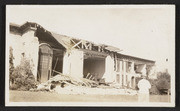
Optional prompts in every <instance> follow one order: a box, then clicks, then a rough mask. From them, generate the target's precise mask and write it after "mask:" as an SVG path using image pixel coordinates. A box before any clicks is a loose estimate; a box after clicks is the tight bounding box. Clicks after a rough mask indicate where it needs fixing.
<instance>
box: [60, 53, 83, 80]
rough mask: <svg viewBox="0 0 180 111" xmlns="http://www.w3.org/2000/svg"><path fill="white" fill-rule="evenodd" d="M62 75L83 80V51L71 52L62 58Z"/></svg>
mask: <svg viewBox="0 0 180 111" xmlns="http://www.w3.org/2000/svg"><path fill="white" fill-rule="evenodd" d="M63 73H64V74H70V75H71V76H74V77H81V78H83V51H79V50H72V51H71V52H70V53H69V54H68V53H65V55H64V58H63Z"/></svg>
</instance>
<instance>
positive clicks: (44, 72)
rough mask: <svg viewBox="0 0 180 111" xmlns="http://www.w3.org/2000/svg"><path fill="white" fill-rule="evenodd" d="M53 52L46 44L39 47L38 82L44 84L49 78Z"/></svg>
mask: <svg viewBox="0 0 180 111" xmlns="http://www.w3.org/2000/svg"><path fill="white" fill-rule="evenodd" d="M52 58H53V50H52V48H51V46H50V45H49V44H47V43H42V44H40V46H39V62H38V74H37V75H38V77H37V80H38V81H39V82H41V83H42V82H46V81H47V80H49V78H50V77H51V70H52Z"/></svg>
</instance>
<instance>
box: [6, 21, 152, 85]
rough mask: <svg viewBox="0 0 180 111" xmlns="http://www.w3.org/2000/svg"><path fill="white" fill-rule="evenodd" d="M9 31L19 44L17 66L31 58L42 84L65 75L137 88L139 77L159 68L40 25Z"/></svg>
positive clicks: (36, 76) (15, 58)
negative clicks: (56, 76) (58, 75)
mask: <svg viewBox="0 0 180 111" xmlns="http://www.w3.org/2000/svg"><path fill="white" fill-rule="evenodd" d="M9 28H10V35H9V36H8V37H9V40H11V42H15V43H17V44H18V46H16V45H14V46H12V47H13V54H14V64H15V66H17V65H18V64H19V63H20V58H21V57H24V56H25V57H27V58H28V59H30V62H31V65H32V67H33V75H34V76H35V79H36V80H37V81H39V82H46V81H47V80H49V78H51V77H53V76H55V75H57V74H58V73H63V74H68V75H71V76H74V77H79V78H88V79H91V80H94V81H102V80H103V81H105V82H107V83H111V82H115V83H117V84H119V85H121V86H128V87H131V88H135V87H136V84H137V83H136V78H137V77H140V76H141V75H146V76H147V75H149V74H151V73H152V69H153V67H154V65H155V61H152V60H147V59H143V58H139V57H133V56H130V55H125V54H121V53H120V49H119V48H116V47H113V46H109V45H105V44H95V43H93V42H90V41H86V40H81V39H77V38H73V37H69V36H65V35H60V34H56V33H53V32H50V31H48V30H46V29H44V28H43V27H42V26H41V25H39V24H37V23H32V22H26V23H25V24H23V25H17V24H12V23H11V24H10V26H9ZM10 45H11V43H10Z"/></svg>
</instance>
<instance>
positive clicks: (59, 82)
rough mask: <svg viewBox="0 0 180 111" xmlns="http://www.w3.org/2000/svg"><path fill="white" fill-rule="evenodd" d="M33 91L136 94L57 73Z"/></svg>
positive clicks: (131, 91)
mask: <svg viewBox="0 0 180 111" xmlns="http://www.w3.org/2000/svg"><path fill="white" fill-rule="evenodd" d="M34 91H50V92H57V93H59V94H101V95H119V94H128V95H129V94H131V95H134V94H137V92H136V91H135V90H132V89H122V88H120V86H119V85H117V84H109V85H107V84H100V85H99V83H98V82H96V81H93V80H89V79H86V78H77V77H71V76H69V75H64V74H62V73H59V74H58V75H56V76H54V77H52V78H50V79H49V80H48V81H47V82H45V83H41V84H39V85H38V86H37V88H36V89H34Z"/></svg>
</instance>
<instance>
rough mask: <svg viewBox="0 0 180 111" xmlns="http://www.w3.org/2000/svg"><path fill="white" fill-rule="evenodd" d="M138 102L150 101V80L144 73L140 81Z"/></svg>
mask: <svg viewBox="0 0 180 111" xmlns="http://www.w3.org/2000/svg"><path fill="white" fill-rule="evenodd" d="M138 88H139V92H138V102H149V89H150V88H151V84H150V82H149V81H148V80H147V79H146V76H144V75H142V79H141V80H140V81H139V82H138Z"/></svg>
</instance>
